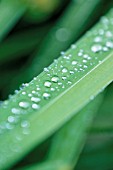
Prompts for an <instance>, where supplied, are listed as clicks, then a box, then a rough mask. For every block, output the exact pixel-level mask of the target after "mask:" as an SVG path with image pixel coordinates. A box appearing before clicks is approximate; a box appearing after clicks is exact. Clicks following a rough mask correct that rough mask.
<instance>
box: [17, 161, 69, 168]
mask: <svg viewBox="0 0 113 170" xmlns="http://www.w3.org/2000/svg"><path fill="white" fill-rule="evenodd" d="M18 170H71V167H70V166H69V165H68V164H67V163H66V162H63V161H47V162H44V163H41V164H38V165H32V166H27V167H24V168H19V169H18Z"/></svg>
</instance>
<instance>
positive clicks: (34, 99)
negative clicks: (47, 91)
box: [31, 97, 40, 103]
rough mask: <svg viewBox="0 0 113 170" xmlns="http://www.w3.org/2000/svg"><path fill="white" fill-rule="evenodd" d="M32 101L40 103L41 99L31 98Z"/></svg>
mask: <svg viewBox="0 0 113 170" xmlns="http://www.w3.org/2000/svg"><path fill="white" fill-rule="evenodd" d="M31 101H32V102H36V103H37V102H40V98H38V97H31Z"/></svg>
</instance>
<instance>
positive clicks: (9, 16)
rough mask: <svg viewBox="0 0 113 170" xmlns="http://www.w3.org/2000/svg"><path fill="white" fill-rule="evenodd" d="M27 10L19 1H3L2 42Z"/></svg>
mask: <svg viewBox="0 0 113 170" xmlns="http://www.w3.org/2000/svg"><path fill="white" fill-rule="evenodd" d="M25 9H26V8H25V6H24V5H23V4H22V3H21V1H18V0H3V1H1V2H0V41H1V40H2V39H3V38H4V37H5V36H6V35H7V34H8V32H9V31H10V30H11V29H12V27H13V26H14V25H15V24H16V23H17V22H18V20H19V19H20V17H21V16H22V15H23V13H24V12H25Z"/></svg>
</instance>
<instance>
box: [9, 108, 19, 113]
mask: <svg viewBox="0 0 113 170" xmlns="http://www.w3.org/2000/svg"><path fill="white" fill-rule="evenodd" d="M11 112H12V113H13V114H20V110H19V109H17V108H12V109H11Z"/></svg>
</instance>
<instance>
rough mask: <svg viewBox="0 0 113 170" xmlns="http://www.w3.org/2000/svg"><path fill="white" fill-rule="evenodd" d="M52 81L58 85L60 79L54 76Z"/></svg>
mask: <svg viewBox="0 0 113 170" xmlns="http://www.w3.org/2000/svg"><path fill="white" fill-rule="evenodd" d="M51 81H52V82H54V83H57V82H58V81H59V78H58V77H57V76H54V77H52V78H51Z"/></svg>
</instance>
